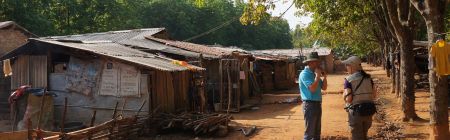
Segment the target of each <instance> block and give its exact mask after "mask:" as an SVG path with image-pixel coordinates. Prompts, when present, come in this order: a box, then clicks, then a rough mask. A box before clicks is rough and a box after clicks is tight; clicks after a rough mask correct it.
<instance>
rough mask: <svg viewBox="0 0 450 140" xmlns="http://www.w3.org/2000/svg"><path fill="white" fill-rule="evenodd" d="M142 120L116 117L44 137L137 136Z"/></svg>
mask: <svg viewBox="0 0 450 140" xmlns="http://www.w3.org/2000/svg"><path fill="white" fill-rule="evenodd" d="M143 124H144V123H143V121H141V120H140V119H138V118H137V117H129V118H120V117H118V118H116V119H112V120H110V121H107V122H104V123H102V124H99V125H96V126H92V127H88V128H85V129H82V130H78V131H73V132H69V133H65V134H63V133H62V134H59V135H54V136H50V137H45V138H43V139H45V140H58V139H60V138H61V137H63V138H64V139H68V140H70V139H92V140H96V139H108V138H109V139H111V138H114V139H129V138H130V137H137V136H138V132H139V130H140V129H141V128H142V127H143Z"/></svg>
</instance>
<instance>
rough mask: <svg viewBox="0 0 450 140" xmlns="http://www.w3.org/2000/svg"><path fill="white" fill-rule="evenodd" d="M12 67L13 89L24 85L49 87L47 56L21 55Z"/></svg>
mask: <svg viewBox="0 0 450 140" xmlns="http://www.w3.org/2000/svg"><path fill="white" fill-rule="evenodd" d="M12 69H13V75H12V76H11V89H17V88H18V87H20V86H22V85H32V86H33V87H47V56H30V55H20V56H19V57H18V58H17V60H16V61H15V62H14V63H13V64H12Z"/></svg>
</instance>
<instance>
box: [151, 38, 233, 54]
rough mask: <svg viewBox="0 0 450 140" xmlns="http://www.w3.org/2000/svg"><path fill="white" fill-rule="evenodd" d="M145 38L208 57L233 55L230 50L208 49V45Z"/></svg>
mask: <svg viewBox="0 0 450 140" xmlns="http://www.w3.org/2000/svg"><path fill="white" fill-rule="evenodd" d="M145 37H146V38H147V39H149V40H153V41H157V42H160V43H162V44H165V45H170V46H173V47H177V48H180V49H184V50H188V51H193V52H197V53H201V54H206V55H214V56H219V57H223V56H229V55H231V54H232V53H233V51H230V50H226V49H218V48H213V47H208V46H206V45H201V44H194V43H190V42H183V41H174V40H167V39H160V38H155V37H152V36H145Z"/></svg>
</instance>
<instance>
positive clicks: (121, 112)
mask: <svg viewBox="0 0 450 140" xmlns="http://www.w3.org/2000/svg"><path fill="white" fill-rule="evenodd" d="M126 104H127V98H123V104H122V110H121V111H120V114H122V116H125V115H124V114H123V110H125V105H126Z"/></svg>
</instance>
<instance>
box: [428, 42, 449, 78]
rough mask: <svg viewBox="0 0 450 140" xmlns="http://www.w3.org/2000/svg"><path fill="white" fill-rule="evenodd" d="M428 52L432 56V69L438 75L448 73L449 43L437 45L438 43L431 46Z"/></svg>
mask: <svg viewBox="0 0 450 140" xmlns="http://www.w3.org/2000/svg"><path fill="white" fill-rule="evenodd" d="M430 54H431V56H432V57H433V62H430V63H433V65H434V70H435V71H436V73H437V74H438V75H450V45H449V44H447V43H446V44H445V46H444V47H439V46H438V43H436V44H434V45H433V46H431V50H430Z"/></svg>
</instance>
